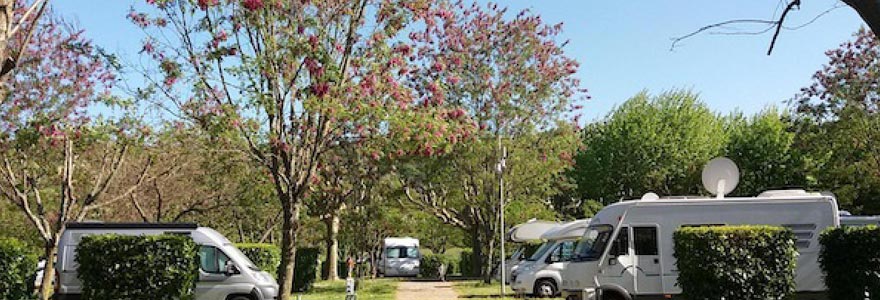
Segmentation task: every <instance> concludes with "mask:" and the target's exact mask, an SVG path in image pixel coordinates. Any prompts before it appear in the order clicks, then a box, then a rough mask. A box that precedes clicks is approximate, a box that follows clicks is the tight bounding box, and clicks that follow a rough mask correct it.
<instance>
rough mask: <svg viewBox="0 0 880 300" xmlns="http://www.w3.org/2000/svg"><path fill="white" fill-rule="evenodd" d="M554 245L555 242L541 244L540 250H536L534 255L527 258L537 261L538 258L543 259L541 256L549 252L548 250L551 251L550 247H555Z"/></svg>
mask: <svg viewBox="0 0 880 300" xmlns="http://www.w3.org/2000/svg"><path fill="white" fill-rule="evenodd" d="M553 245H554V243H553V242H546V243H543V244H541V247H538V250H537V251H535V253H533V254H532V256H529V258H528V259H526V260H527V261H537V260H539V259H541V257H543V256H544V254H545V253H547V251H550V248H553Z"/></svg>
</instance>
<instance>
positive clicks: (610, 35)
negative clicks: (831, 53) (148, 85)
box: [52, 0, 862, 120]
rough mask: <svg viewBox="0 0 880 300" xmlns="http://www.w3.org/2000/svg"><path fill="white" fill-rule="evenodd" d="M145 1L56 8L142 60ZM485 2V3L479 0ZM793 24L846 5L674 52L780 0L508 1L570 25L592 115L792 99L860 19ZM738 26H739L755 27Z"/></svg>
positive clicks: (80, 2)
mask: <svg viewBox="0 0 880 300" xmlns="http://www.w3.org/2000/svg"><path fill="white" fill-rule="evenodd" d="M142 1H143V0H138V1H133V0H52V3H53V5H54V7H55V10H56V12H58V13H59V14H61V15H63V16H65V17H67V18H69V19H72V20H74V21H75V22H77V23H78V24H79V26H80V27H81V28H82V29H85V30H86V32H87V34H88V35H89V36H90V37H91V38H92V39H93V40H94V41H95V42H96V43H97V44H98V45H100V46H102V47H104V48H105V49H107V50H110V51H115V52H117V53H118V54H120V56H121V57H122V58H123V59H128V60H132V61H136V60H137V59H138V55H137V52H138V51H139V50H140V40H141V39H142V38H143V36H142V34H141V32H140V31H139V30H138V29H137V28H136V27H135V26H133V25H131V23H129V22H128V20H126V19H125V14H126V13H127V12H128V10H129V8H130V7H131V6H132V5H133V4H135V3H137V4H141V3H142ZM481 1H482V0H481ZM803 2H804V6H803V7H802V8H801V10H798V11H793V12H791V13H790V17H789V18H788V19H787V21H786V25H788V26H797V25H800V24H804V23H806V22H808V21H810V20H811V19H813V18H814V17H816V16H817V15H819V14H821V13H822V12H824V11H826V10H828V9H830V8H832V7H835V6H840V7H839V8H837V9H834V10H832V11H831V12H829V13H827V14H825V15H823V16H822V17H821V18H819V19H817V20H816V21H815V22H814V23H812V24H810V25H808V26H805V27H803V28H800V29H797V30H784V31H783V32H782V33H781V34H780V37H779V41H778V42H777V46H776V49H775V50H774V52H773V55H772V56H767V55H766V51H767V47H768V46H769V43H770V38H771V36H770V34H764V35H757V36H756V35H717V34H703V35H699V36H695V37H693V38H691V39H688V40H686V41H684V42H683V43H682V44H680V45H679V46H678V47H677V48H676V49H675V50H674V51H670V45H671V38H673V37H676V36H680V35H684V34H687V33H688V32H690V31H693V30H696V29H698V28H700V27H702V26H705V25H708V24H711V23H716V22H721V21H726V20H730V19H743V18H747V19H755V18H760V19H766V18H771V17H773V16H774V12H776V13H777V14H778V12H779V11H780V10H781V8H778V7H779V6H780V0H735V1H693V0H665V1H656V0H642V1H587V0H552V1H550V0H544V1H500V2H499V3H500V4H502V5H506V6H509V7H510V8H511V10H512V11H518V10H520V9H525V8H529V9H531V10H532V11H534V12H536V13H538V14H540V15H541V16H542V18H544V20H545V21H547V22H550V23H557V22H564V24H565V27H564V28H565V32H564V38H567V39H569V40H570V44H569V45H568V46H567V48H566V50H567V53H568V55H570V56H572V57H575V58H576V59H577V60H578V61H580V62H581V69H580V71H579V73H578V75H579V77H580V78H582V80H583V81H584V85H585V87H586V88H588V89H589V90H590V95H591V96H592V97H593V99H592V100H589V101H588V102H586V103H584V106H585V111H584V117H585V119H586V120H594V119H596V118H601V117H602V116H604V115H605V114H607V113H608V112H609V111H610V110H611V109H612V108H613V107H614V106H615V105H618V104H620V103H621V102H623V101H625V100H626V99H627V98H629V97H630V96H632V95H634V94H636V93H637V92H639V91H641V90H648V91H650V92H652V93H659V92H661V91H664V90H668V89H672V88H685V89H691V90H693V91H696V92H698V93H700V94H701V98H702V99H703V101H704V102H706V103H707V104H708V105H709V106H710V107H711V108H712V109H714V110H716V111H718V112H722V113H726V112H731V111H735V110H740V111H743V112H745V113H754V112H758V111H760V110H762V109H763V108H765V107H767V106H768V105H777V106H781V105H784V103H783V102H784V101H785V100H787V99H789V98H791V97H792V96H793V95H794V94H795V93H796V92H797V91H798V90H799V89H800V88H801V87H804V86H806V85H808V84H809V83H810V77H811V76H812V74H813V73H814V72H815V71H816V70H818V69H819V68H820V67H821V66H822V64H824V63H825V62H826V58H825V55H824V52H825V51H826V50H828V49H831V48H835V47H837V45H838V44H840V43H841V42H844V41H846V40H847V39H849V38H850V36H851V35H852V33H853V32H855V31H856V30H857V29H858V28H859V27H860V26H862V21H861V19H859V17H858V15H857V14H856V13H855V12H854V11H853V10H852V9H850V8H849V7H846V6H844V5H843V4H842V3H841V2H839V1H834V0H811V1H803ZM756 28H757V27H748V26H737V28H732V29H742V30H748V29H756Z"/></svg>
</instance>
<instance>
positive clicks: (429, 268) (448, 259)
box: [419, 253, 459, 278]
mask: <svg viewBox="0 0 880 300" xmlns="http://www.w3.org/2000/svg"><path fill="white" fill-rule="evenodd" d="M458 264H459V260H458V257H454V256H452V255H449V254H430V253H427V254H422V259H421V260H420V262H419V276H421V277H422V278H438V277H439V275H440V265H446V275H452V274H457V273H458V268H459V266H458Z"/></svg>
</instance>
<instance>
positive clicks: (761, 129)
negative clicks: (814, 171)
mask: <svg viewBox="0 0 880 300" xmlns="http://www.w3.org/2000/svg"><path fill="white" fill-rule="evenodd" d="M790 128H791V124H790V122H788V121H786V120H785V118H784V116H782V115H780V114H779V113H778V112H777V111H776V109H775V108H770V109H767V110H765V111H763V112H761V113H759V114H757V115H754V116H752V117H750V118H748V119H746V118H745V117H743V116H742V115H734V116H731V117H730V118H729V119H728V123H727V130H726V131H727V132H728V133H729V134H730V141H729V142H728V144H727V148H726V150H725V152H726V154H725V155H726V156H727V157H728V158H730V159H732V160H733V161H735V162H736V164H737V166H738V167H739V169H740V174H741V175H740V180H739V185H737V188H736V190H734V192H733V193H734V194H735V195H741V196H755V195H757V194H759V193H761V192H763V191H766V190H769V189H773V188H780V187H786V186H801V187H803V186H806V185H807V177H806V170H805V166H804V158H803V155H801V154H800V151H798V150H797V149H796V148H794V141H795V133H793V132H790Z"/></svg>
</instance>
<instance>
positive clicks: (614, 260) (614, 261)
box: [608, 257, 617, 266]
mask: <svg viewBox="0 0 880 300" xmlns="http://www.w3.org/2000/svg"><path fill="white" fill-rule="evenodd" d="M608 265H609V266H613V265H617V257H610V258H608Z"/></svg>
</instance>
